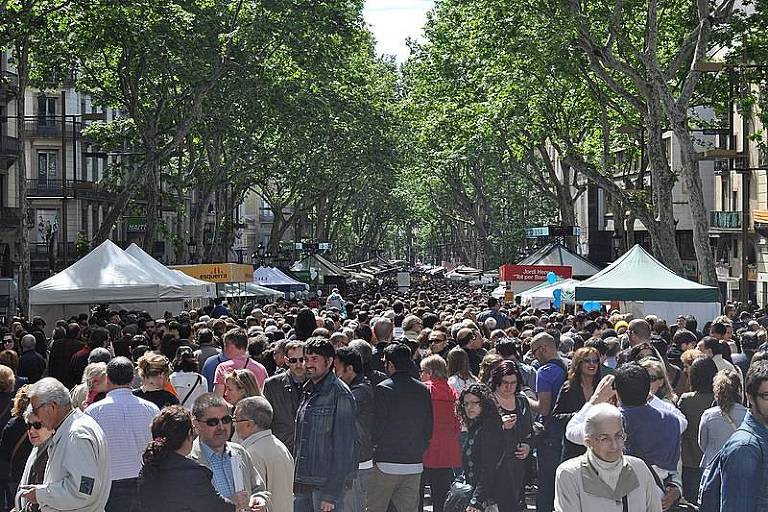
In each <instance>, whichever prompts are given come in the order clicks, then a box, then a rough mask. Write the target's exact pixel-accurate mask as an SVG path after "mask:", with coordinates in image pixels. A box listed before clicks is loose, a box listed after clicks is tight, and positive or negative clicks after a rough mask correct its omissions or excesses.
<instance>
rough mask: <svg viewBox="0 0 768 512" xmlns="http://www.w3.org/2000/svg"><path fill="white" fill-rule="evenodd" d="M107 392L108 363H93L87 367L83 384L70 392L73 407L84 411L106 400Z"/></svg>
mask: <svg viewBox="0 0 768 512" xmlns="http://www.w3.org/2000/svg"><path fill="white" fill-rule="evenodd" d="M106 392H107V363H91V364H89V365H88V366H86V367H85V371H84V372H83V382H82V383H81V384H78V385H77V386H75V387H74V388H72V391H71V392H70V395H71V396H72V407H77V408H79V409H80V410H81V411H84V410H85V408H86V407H88V406H89V405H91V404H92V403H94V402H97V401H99V400H100V399H101V398H104V395H105V394H106ZM99 395H101V396H99Z"/></svg>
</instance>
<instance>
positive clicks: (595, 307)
mask: <svg viewBox="0 0 768 512" xmlns="http://www.w3.org/2000/svg"><path fill="white" fill-rule="evenodd" d="M582 307H583V308H584V311H586V312H587V313H591V312H593V311H600V309H602V307H603V305H602V304H600V303H599V302H596V301H588V302H585V303H584V305H583V306H582Z"/></svg>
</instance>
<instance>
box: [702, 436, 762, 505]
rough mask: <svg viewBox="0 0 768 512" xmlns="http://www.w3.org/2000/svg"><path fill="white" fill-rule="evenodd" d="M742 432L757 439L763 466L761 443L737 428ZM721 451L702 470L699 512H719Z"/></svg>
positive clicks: (721, 480)
mask: <svg viewBox="0 0 768 512" xmlns="http://www.w3.org/2000/svg"><path fill="white" fill-rule="evenodd" d="M739 430H741V431H743V432H747V433H748V434H749V435H750V436H752V437H754V438H755V439H757V444H758V446H760V461H761V463H762V464H765V451H764V450H763V443H761V442H760V438H759V437H757V436H756V435H755V434H753V433H752V432H750V431H749V430H747V429H744V428H739V429H737V430H736V431H737V432H738V431H739ZM722 453H723V451H722V449H721V450H720V451H719V452H718V453H717V455H716V456H715V458H714V459H712V460H711V461H710V463H709V464H707V467H706V468H705V469H704V474H703V475H702V476H701V484H700V485H699V512H720V498H721V496H720V492H721V489H722V483H723V479H722V474H721V470H720V462H721V461H722Z"/></svg>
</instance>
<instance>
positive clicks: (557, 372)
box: [528, 332, 567, 512]
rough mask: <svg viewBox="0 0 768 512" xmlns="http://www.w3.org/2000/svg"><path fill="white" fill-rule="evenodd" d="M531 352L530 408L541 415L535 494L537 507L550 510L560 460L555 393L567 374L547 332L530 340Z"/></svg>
mask: <svg viewBox="0 0 768 512" xmlns="http://www.w3.org/2000/svg"><path fill="white" fill-rule="evenodd" d="M531 354H532V355H533V357H535V358H536V360H537V361H538V362H539V365H540V366H539V369H538V371H537V372H536V394H537V397H536V398H533V397H532V393H531V394H530V395H529V396H528V402H529V403H530V405H531V409H533V410H534V411H536V412H537V413H539V415H541V417H542V418H543V424H544V432H543V433H542V436H541V438H540V439H539V440H538V446H537V448H536V454H537V458H538V478H539V492H538V494H537V495H536V510H538V511H539V512H551V510H552V507H553V506H554V499H555V471H556V470H557V466H558V464H560V455H561V452H562V440H563V428H562V426H561V425H560V422H558V421H557V420H556V419H555V418H554V417H553V416H552V407H553V406H554V403H555V399H556V398H557V394H558V393H559V392H560V388H561V387H562V386H563V382H565V379H566V376H567V370H566V367H565V364H564V363H563V362H562V360H561V359H560V356H559V354H558V353H557V343H556V342H555V339H554V338H553V337H552V336H551V335H550V334H548V333H546V332H542V333H539V334H537V335H536V336H534V337H533V340H532V341H531Z"/></svg>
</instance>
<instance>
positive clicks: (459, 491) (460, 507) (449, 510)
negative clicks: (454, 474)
mask: <svg viewBox="0 0 768 512" xmlns="http://www.w3.org/2000/svg"><path fill="white" fill-rule="evenodd" d="M472 492H473V487H472V486H471V485H469V484H468V483H466V482H465V481H464V477H463V476H460V477H458V478H456V480H454V481H453V483H451V487H450V488H449V489H448V494H447V495H446V496H445V505H443V512H465V511H466V510H467V506H468V505H469V501H470V500H471V499H472Z"/></svg>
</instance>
